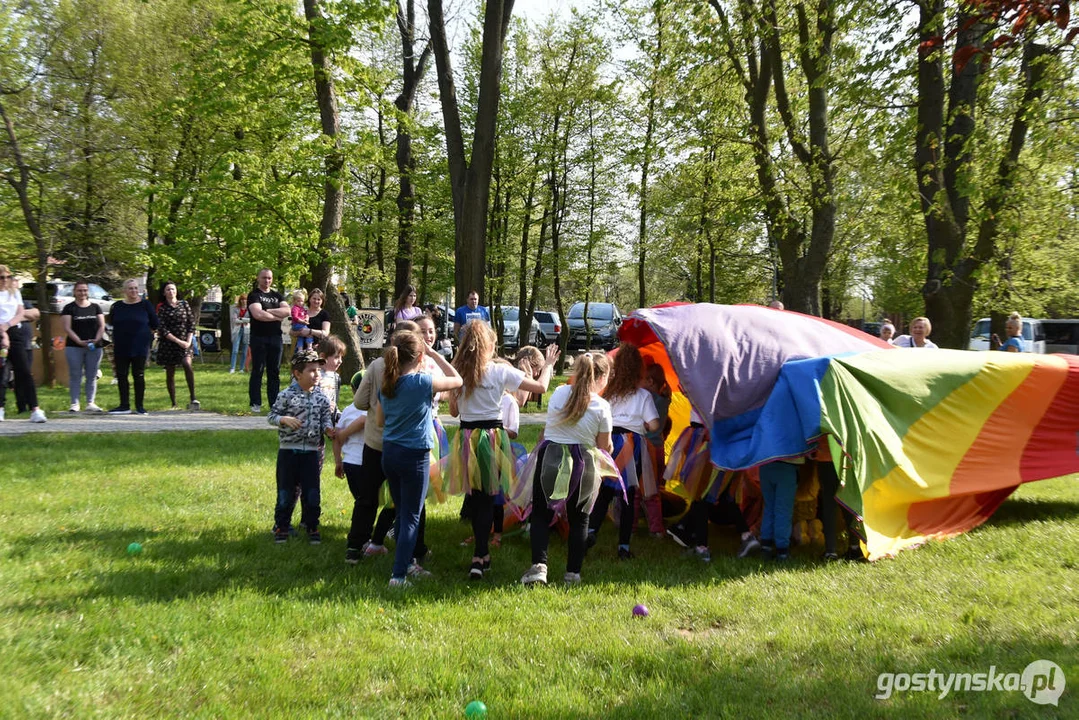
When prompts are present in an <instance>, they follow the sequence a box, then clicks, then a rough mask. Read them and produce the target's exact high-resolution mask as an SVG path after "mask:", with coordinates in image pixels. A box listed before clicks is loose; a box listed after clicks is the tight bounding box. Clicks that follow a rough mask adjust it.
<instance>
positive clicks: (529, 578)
mask: <svg viewBox="0 0 1079 720" xmlns="http://www.w3.org/2000/svg"><path fill="white" fill-rule="evenodd" d="M536 583H539V584H540V585H546V584H547V566H546V565H544V564H543V563H536V564H535V565H533V566H532V567H530V568H528V572H526V573H525V574H524V575H522V576H521V584H522V585H534V584H536Z"/></svg>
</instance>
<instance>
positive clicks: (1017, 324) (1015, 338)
mask: <svg viewBox="0 0 1079 720" xmlns="http://www.w3.org/2000/svg"><path fill="white" fill-rule="evenodd" d="M1004 334H1005V335H1006V336H1007V337H1008V339H1007V340H1005V341H1004V342H1001V341H1000V337H998V336H997V335H995V334H994V335H993V336H992V338H991V340H992V343H991V344H992V345H994V346H995V348H996V349H997V350H1003V351H1004V352H1014V353H1021V352H1026V347H1025V346H1024V345H1023V316H1022V315H1020V314H1019V313H1017V312H1013V313H1012V314H1011V315H1009V316H1008V319H1007V320H1005V321H1004Z"/></svg>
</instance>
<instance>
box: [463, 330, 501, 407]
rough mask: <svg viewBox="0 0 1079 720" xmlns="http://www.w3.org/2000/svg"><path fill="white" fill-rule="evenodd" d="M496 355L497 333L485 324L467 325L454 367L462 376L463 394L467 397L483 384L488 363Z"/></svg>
mask: <svg viewBox="0 0 1079 720" xmlns="http://www.w3.org/2000/svg"><path fill="white" fill-rule="evenodd" d="M494 354H495V333H494V330H492V329H491V328H490V326H488V325H487V323H485V322H479V321H473V322H470V323H469V324H468V325H465V334H464V335H463V336H461V348H460V350H458V351H457V357H455V358H454V359H453V366H454V367H455V368H457V372H459V373H460V374H461V379H462V380H464V386H463V387H462V389H461V392H462V393H463V394H464V396H465V397H468V396H469V395H471V394H472V391H473V390H475V389H476V388H477V387H479V385H480V383H481V382H483V375H484V373H486V372H487V363H488V362H489V361H490V360H491V358H493V357H494Z"/></svg>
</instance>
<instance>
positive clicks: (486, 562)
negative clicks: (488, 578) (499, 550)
mask: <svg viewBox="0 0 1079 720" xmlns="http://www.w3.org/2000/svg"><path fill="white" fill-rule="evenodd" d="M490 570H491V558H487V559H486V560H484V561H483V571H484V572H490Z"/></svg>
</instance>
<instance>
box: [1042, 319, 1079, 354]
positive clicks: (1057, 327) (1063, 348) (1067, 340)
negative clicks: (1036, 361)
mask: <svg viewBox="0 0 1079 720" xmlns="http://www.w3.org/2000/svg"><path fill="white" fill-rule="evenodd" d="M1042 325H1043V326H1044V327H1045V352H1047V353H1068V354H1069V355H1079V320H1075V319H1071V320H1042Z"/></svg>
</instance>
